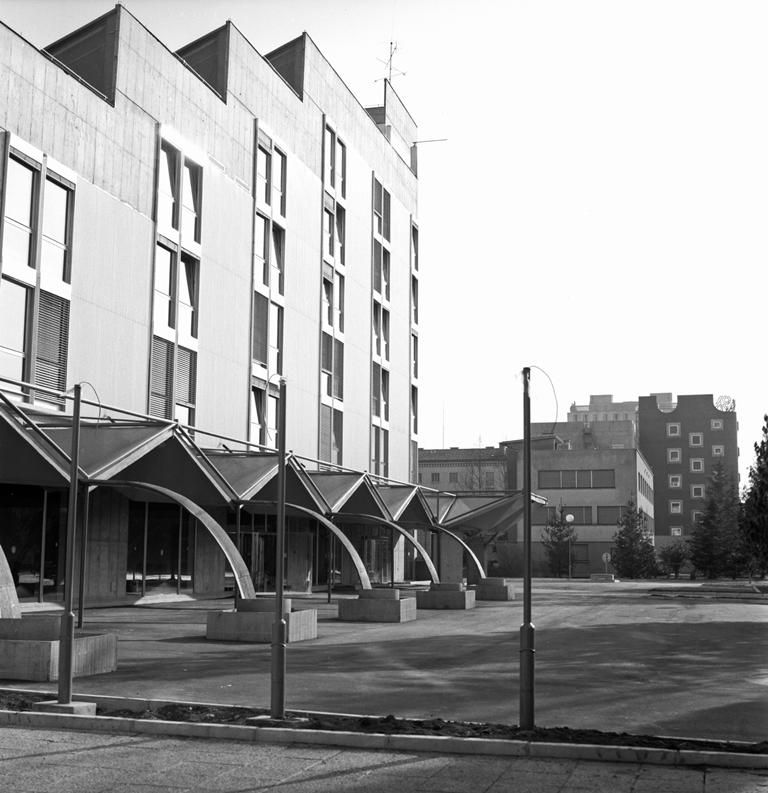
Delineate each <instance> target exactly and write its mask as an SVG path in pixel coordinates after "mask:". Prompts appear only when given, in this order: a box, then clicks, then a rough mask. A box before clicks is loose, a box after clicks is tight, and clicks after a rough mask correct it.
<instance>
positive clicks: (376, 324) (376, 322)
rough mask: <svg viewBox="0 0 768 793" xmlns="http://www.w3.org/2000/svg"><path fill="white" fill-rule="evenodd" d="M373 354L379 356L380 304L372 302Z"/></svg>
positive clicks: (375, 301)
mask: <svg viewBox="0 0 768 793" xmlns="http://www.w3.org/2000/svg"><path fill="white" fill-rule="evenodd" d="M372 328H373V352H374V354H375V355H379V356H380V355H381V304H380V303H379V302H378V301H377V300H374V301H373V320H372Z"/></svg>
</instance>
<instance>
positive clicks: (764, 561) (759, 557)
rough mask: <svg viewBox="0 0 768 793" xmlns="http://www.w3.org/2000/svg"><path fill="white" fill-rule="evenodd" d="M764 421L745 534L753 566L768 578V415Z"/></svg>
mask: <svg viewBox="0 0 768 793" xmlns="http://www.w3.org/2000/svg"><path fill="white" fill-rule="evenodd" d="M763 420H764V421H765V424H764V425H763V438H762V440H761V442H760V443H756V444H755V464H754V465H753V466H751V467H750V469H749V486H748V488H747V491H746V495H745V499H744V508H743V510H742V515H741V534H742V537H743V539H744V546H745V548H746V551H747V553H748V554H749V558H750V561H751V565H750V566H751V567H752V568H753V570H755V571H756V572H757V573H758V574H759V575H760V576H761V577H762V578H765V576H766V574H768V415H766V416H764V417H763Z"/></svg>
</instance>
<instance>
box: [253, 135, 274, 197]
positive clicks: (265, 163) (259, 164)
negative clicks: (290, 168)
mask: <svg viewBox="0 0 768 793" xmlns="http://www.w3.org/2000/svg"><path fill="white" fill-rule="evenodd" d="M256 196H257V198H258V199H259V200H260V201H263V202H264V203H265V204H267V205H269V204H270V203H271V200H272V154H271V152H270V151H269V150H268V149H266V148H264V146H261V145H260V146H259V147H258V149H257V151H256Z"/></svg>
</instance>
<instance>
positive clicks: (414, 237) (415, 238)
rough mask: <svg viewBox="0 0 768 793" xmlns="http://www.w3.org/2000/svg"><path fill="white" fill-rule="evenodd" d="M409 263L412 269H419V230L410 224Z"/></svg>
mask: <svg viewBox="0 0 768 793" xmlns="http://www.w3.org/2000/svg"><path fill="white" fill-rule="evenodd" d="M411 265H412V267H413V269H414V270H418V269H419V230H418V229H417V228H416V226H411Z"/></svg>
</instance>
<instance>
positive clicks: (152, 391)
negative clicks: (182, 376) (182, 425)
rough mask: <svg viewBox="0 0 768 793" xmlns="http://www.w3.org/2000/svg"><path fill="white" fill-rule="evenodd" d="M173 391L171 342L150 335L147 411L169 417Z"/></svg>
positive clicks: (153, 414) (165, 417)
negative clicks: (150, 352) (150, 363)
mask: <svg viewBox="0 0 768 793" xmlns="http://www.w3.org/2000/svg"><path fill="white" fill-rule="evenodd" d="M172 391H173V343H172V342H170V341H167V340H166V339H161V338H159V337H157V336H153V337H152V366H151V373H150V386H149V413H150V415H152V416H158V417H160V418H164V419H168V418H170V417H171V398H172Z"/></svg>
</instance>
